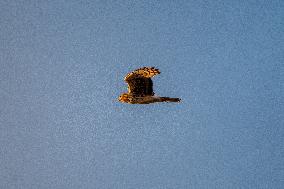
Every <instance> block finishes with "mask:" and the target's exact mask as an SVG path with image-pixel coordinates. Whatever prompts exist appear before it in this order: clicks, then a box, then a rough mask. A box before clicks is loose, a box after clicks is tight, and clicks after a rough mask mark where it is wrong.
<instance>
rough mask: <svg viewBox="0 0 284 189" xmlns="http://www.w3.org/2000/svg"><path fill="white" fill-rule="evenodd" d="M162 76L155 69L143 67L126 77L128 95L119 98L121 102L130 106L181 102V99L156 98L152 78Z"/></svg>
mask: <svg viewBox="0 0 284 189" xmlns="http://www.w3.org/2000/svg"><path fill="white" fill-rule="evenodd" d="M158 74H160V71H159V70H158V69H156V68H154V67H143V68H140V69H137V70H134V71H133V72H131V73H129V74H127V75H126V77H125V78H124V81H125V82H126V83H127V84H128V93H123V94H121V95H120V96H119V98H118V100H119V101H120V102H124V103H129V104H150V103H155V102H179V101H180V99H179V98H170V97H159V96H155V93H154V91H153V82H152V79H151V77H154V76H155V75H158Z"/></svg>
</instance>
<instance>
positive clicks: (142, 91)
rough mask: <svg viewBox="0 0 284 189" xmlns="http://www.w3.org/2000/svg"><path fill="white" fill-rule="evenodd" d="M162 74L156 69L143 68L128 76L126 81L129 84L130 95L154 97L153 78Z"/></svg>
mask: <svg viewBox="0 0 284 189" xmlns="http://www.w3.org/2000/svg"><path fill="white" fill-rule="evenodd" d="M157 74H160V71H159V70H158V69H156V68H154V67H143V68H139V69H137V70H134V71H133V72H131V73H129V74H127V76H126V77H125V78H124V80H125V81H126V82H127V84H128V93H131V94H134V95H137V96H147V95H154V91H153V82H152V80H151V77H154V76H155V75H157Z"/></svg>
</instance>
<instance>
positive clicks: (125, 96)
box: [118, 93, 130, 103]
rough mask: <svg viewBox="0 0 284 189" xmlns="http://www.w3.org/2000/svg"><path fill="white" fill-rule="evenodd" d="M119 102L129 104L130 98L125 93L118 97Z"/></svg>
mask: <svg viewBox="0 0 284 189" xmlns="http://www.w3.org/2000/svg"><path fill="white" fill-rule="evenodd" d="M118 101H119V102H124V103H129V102H130V96H129V95H128V94H127V93H123V94H121V95H120V96H119V97H118Z"/></svg>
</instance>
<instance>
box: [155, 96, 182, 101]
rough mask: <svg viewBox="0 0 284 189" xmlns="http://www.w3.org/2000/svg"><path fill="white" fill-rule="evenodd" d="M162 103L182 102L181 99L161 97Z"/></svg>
mask: <svg viewBox="0 0 284 189" xmlns="http://www.w3.org/2000/svg"><path fill="white" fill-rule="evenodd" d="M160 100H161V102H180V98H170V97H160Z"/></svg>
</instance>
